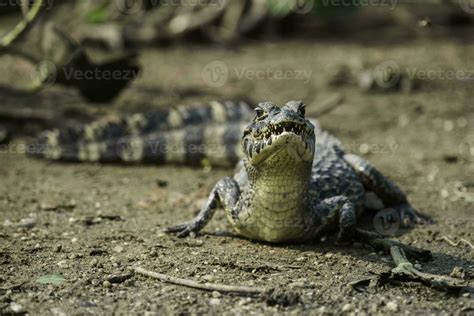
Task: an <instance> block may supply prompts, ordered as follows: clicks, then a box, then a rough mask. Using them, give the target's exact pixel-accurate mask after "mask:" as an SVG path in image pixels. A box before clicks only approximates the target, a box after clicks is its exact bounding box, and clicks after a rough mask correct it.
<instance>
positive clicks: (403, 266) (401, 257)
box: [390, 246, 467, 290]
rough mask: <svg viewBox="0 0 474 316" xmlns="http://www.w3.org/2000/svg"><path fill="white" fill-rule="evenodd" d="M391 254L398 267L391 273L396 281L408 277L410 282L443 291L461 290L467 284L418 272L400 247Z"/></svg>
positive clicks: (460, 280) (394, 248)
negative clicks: (416, 282)
mask: <svg viewBox="0 0 474 316" xmlns="http://www.w3.org/2000/svg"><path fill="white" fill-rule="evenodd" d="M390 254H391V255H392V258H393V261H395V264H396V265H397V267H396V268H394V269H392V271H391V276H390V278H392V279H395V280H396V279H400V278H403V277H407V278H408V279H409V280H412V281H418V282H421V283H423V284H427V285H430V286H432V287H435V288H439V289H442V290H459V289H461V288H462V287H464V286H466V284H467V283H466V282H465V281H464V280H462V279H456V278H452V277H448V276H444V275H436V274H431V273H425V272H421V271H418V270H417V269H416V268H415V267H414V266H413V264H412V263H411V262H410V261H408V259H407V257H406V255H405V252H404V251H403V249H402V248H400V247H398V246H393V247H392V248H390Z"/></svg>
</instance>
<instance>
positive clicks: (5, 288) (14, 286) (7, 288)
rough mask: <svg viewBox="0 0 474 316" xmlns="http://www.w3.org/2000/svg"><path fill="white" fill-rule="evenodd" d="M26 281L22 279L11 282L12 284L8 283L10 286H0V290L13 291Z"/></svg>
mask: <svg viewBox="0 0 474 316" xmlns="http://www.w3.org/2000/svg"><path fill="white" fill-rule="evenodd" d="M26 283H27V282H26V281H24V282H21V283H19V284H13V285H10V286H5V287H0V291H1V292H6V291H9V290H11V291H15V290H18V289H20V288H21V287H22V286H23V285H25V284H26Z"/></svg>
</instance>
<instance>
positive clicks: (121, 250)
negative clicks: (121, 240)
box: [114, 246, 123, 253]
mask: <svg viewBox="0 0 474 316" xmlns="http://www.w3.org/2000/svg"><path fill="white" fill-rule="evenodd" d="M114 252H117V253H121V252H123V247H122V246H115V247H114Z"/></svg>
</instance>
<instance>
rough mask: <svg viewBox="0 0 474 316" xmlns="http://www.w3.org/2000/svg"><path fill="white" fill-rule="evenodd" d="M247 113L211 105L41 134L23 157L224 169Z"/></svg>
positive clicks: (230, 104)
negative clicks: (206, 162) (202, 166)
mask: <svg viewBox="0 0 474 316" xmlns="http://www.w3.org/2000/svg"><path fill="white" fill-rule="evenodd" d="M253 115H254V114H253V111H252V109H251V108H250V106H249V104H248V103H246V102H244V101H239V102H234V101H224V102H218V101H212V102H209V103H208V104H204V105H194V106H177V107H173V108H166V109H162V110H157V111H154V112H151V113H148V114H133V115H129V116H125V117H122V118H114V119H103V120H99V121H95V122H92V123H90V124H86V125H82V126H78V127H69V128H66V129H61V130H59V129H56V130H50V131H45V132H43V133H42V134H40V135H39V137H38V138H37V139H36V140H35V141H34V142H33V143H32V144H30V145H29V146H28V154H29V155H31V156H34V157H38V158H44V159H50V160H58V161H72V162H74V161H76V162H82V161H88V162H103V163H107V162H127V163H157V164H160V163H182V164H189V165H198V164H200V163H201V162H202V161H203V160H207V161H208V162H209V163H210V164H212V165H220V166H230V165H232V164H235V163H236V162H237V161H238V160H239V159H240V158H241V156H242V153H241V149H240V137H241V135H242V131H243V129H244V128H245V126H246V124H247V123H248V122H249V121H250V120H251V118H252V116H253Z"/></svg>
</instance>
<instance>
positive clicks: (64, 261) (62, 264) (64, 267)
mask: <svg viewBox="0 0 474 316" xmlns="http://www.w3.org/2000/svg"><path fill="white" fill-rule="evenodd" d="M58 267H60V268H63V269H66V268H68V267H69V265H68V264H67V261H66V260H61V261H59V262H58Z"/></svg>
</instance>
